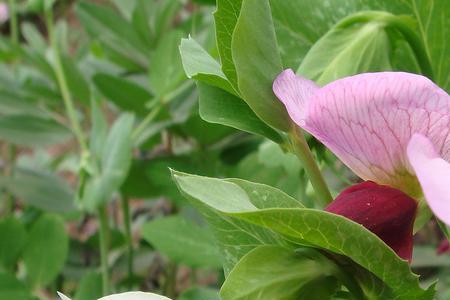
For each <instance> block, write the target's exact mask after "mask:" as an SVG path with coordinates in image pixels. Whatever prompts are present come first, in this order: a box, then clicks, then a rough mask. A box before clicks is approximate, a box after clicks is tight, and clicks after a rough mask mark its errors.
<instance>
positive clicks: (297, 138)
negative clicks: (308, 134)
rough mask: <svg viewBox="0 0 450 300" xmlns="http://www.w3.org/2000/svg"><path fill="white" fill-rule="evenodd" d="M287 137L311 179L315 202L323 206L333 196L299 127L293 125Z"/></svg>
mask: <svg viewBox="0 0 450 300" xmlns="http://www.w3.org/2000/svg"><path fill="white" fill-rule="evenodd" d="M289 137H290V141H291V146H292V147H291V150H292V152H293V153H294V154H295V155H297V157H298V158H299V159H300V161H301V162H302V165H303V167H304V168H305V171H306V174H307V175H308V177H309V180H310V181H311V184H312V186H313V188H314V190H315V192H316V195H317V199H318V203H317V204H318V205H319V206H321V207H325V206H326V205H327V204H328V203H330V202H331V201H332V200H333V198H332V197H331V193H330V191H329V190H328V186H327V184H326V183H325V180H324V178H323V176H322V173H321V172H320V169H319V167H318V166H317V164H316V161H315V160H314V157H313V155H312V153H311V150H310V149H309V146H308V143H307V142H306V140H305V137H304V135H303V132H301V130H300V129H299V128H297V127H294V129H293V130H291V132H290V133H289Z"/></svg>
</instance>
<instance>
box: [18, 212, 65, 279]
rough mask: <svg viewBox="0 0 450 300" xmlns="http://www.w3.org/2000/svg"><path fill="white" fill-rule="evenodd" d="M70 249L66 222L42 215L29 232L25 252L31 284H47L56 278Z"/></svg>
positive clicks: (24, 256)
mask: <svg viewBox="0 0 450 300" xmlns="http://www.w3.org/2000/svg"><path fill="white" fill-rule="evenodd" d="M68 250H69V238H68V236H67V233H66V232H65V229H64V222H63V221H62V220H61V219H60V218H58V217H56V216H53V215H43V216H41V217H40V218H39V219H38V220H37V222H36V223H35V224H34V225H33V227H32V228H31V230H30V232H29V235H28V241H27V245H26V248H25V251H24V253H23V259H24V263H25V268H26V272H27V278H28V281H29V282H30V285H31V286H33V287H38V286H45V285H47V284H48V283H50V282H51V281H52V280H54V279H55V278H56V276H58V274H59V272H60V271H61V270H62V268H63V266H64V263H65V261H66V257H67V253H68Z"/></svg>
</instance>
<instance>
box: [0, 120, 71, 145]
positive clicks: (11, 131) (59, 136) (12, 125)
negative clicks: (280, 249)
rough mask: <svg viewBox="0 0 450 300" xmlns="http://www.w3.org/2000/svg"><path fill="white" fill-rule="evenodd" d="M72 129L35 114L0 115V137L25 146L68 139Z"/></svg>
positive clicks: (55, 142)
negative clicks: (69, 129)
mask: <svg viewBox="0 0 450 300" xmlns="http://www.w3.org/2000/svg"><path fill="white" fill-rule="evenodd" d="M70 135H71V134H70V131H68V130H67V129H66V128H65V127H63V126H61V125H60V124H58V123H56V122H54V121H52V120H47V119H43V118H38V117H35V116H24V115H11V116H3V117H0V139H2V140H6V141H8V142H10V143H13V144H18V145H23V146H48V145H53V144H57V143H61V142H64V141H66V140H67V139H68V138H69V137H70Z"/></svg>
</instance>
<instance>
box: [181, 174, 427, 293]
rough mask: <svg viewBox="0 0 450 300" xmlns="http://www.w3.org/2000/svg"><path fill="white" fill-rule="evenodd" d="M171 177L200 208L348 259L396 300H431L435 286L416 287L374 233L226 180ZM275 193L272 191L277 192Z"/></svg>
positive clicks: (412, 277) (402, 263)
mask: <svg viewBox="0 0 450 300" xmlns="http://www.w3.org/2000/svg"><path fill="white" fill-rule="evenodd" d="M174 178H175V180H176V182H177V184H178V187H179V188H180V190H181V191H182V192H183V194H184V195H186V196H187V197H188V198H189V199H191V200H193V201H196V203H200V204H201V205H202V206H201V207H203V209H205V208H206V209H208V208H209V210H214V211H215V212H216V214H218V215H225V216H227V217H234V218H238V219H241V220H242V221H245V222H249V223H252V224H254V225H258V226H262V227H264V228H266V229H267V230H270V231H272V232H276V233H278V234H279V235H281V236H282V237H285V238H287V239H288V240H289V241H290V242H295V243H298V244H301V245H310V246H314V247H317V248H321V249H326V250H328V251H330V252H333V253H336V254H340V255H344V256H346V257H348V258H350V259H352V260H353V261H354V262H356V263H357V264H359V265H361V266H362V267H364V268H365V269H367V270H368V271H370V272H372V273H373V274H375V275H376V276H377V277H378V278H380V279H381V280H382V281H383V282H384V283H385V284H386V285H387V286H388V287H389V288H391V290H392V293H393V295H394V296H395V297H396V299H431V298H432V296H433V294H434V287H433V286H431V287H430V288H429V289H428V290H423V289H422V288H421V287H420V286H419V281H418V276H417V275H415V274H414V273H412V272H411V269H410V267H409V265H408V262H407V261H404V260H402V259H400V258H399V257H398V256H397V255H396V254H395V252H393V251H392V249H391V248H389V247H388V246H387V245H386V244H385V243H384V242H383V241H382V240H380V239H379V238H378V237H377V236H376V235H374V234H373V233H371V232H370V231H368V230H367V229H365V228H364V227H363V226H361V225H359V224H357V223H354V222H353V221H351V220H349V219H346V218H344V217H341V216H338V215H334V214H331V213H328V212H324V211H320V210H314V209H306V208H294V206H291V207H289V206H286V205H274V204H277V202H278V201H279V199H278V198H275V199H274V200H275V201H268V200H267V197H264V195H258V194H254V193H253V192H252V193H249V192H245V191H244V190H243V189H242V188H240V187H239V186H238V185H237V184H234V183H231V182H229V181H227V180H219V179H212V178H205V177H199V176H194V175H187V174H180V173H175V174H174ZM249 184H250V183H249ZM272 189H273V188H272ZM273 190H275V191H276V189H273ZM275 191H272V192H273V193H275V194H277V193H278V194H280V193H281V192H280V191H278V192H275ZM250 197H252V198H250ZM250 199H252V200H250ZM293 201H295V200H293ZM256 204H258V205H256ZM286 207H287V208H286ZM297 207H299V206H297ZM209 221H210V220H209ZM212 224H213V226H215V225H214V223H212ZM242 230H245V229H241V231H242ZM218 239H219V240H220V237H218ZM265 244H270V243H267V242H265ZM272 244H273V242H272ZM244 245H245V244H244ZM367 245H370V248H368V246H367ZM236 247H238V245H236ZM379 262H383V263H379Z"/></svg>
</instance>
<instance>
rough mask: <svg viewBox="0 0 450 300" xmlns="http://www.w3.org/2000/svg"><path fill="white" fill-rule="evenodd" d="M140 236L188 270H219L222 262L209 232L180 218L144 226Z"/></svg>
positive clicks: (169, 218)
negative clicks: (200, 268) (189, 268)
mask: <svg viewBox="0 0 450 300" xmlns="http://www.w3.org/2000/svg"><path fill="white" fill-rule="evenodd" d="M142 236H143V237H144V239H145V240H146V241H148V242H149V243H151V244H152V245H153V246H154V247H155V248H156V249H158V250H159V251H160V252H161V253H163V254H165V255H167V256H168V257H169V258H170V259H172V260H173V261H175V262H178V263H183V264H186V265H188V266H191V267H212V268H220V267H221V266H222V260H221V258H220V256H219V252H218V250H217V248H216V246H215V242H214V238H213V236H212V234H211V232H210V231H209V229H207V228H204V227H200V226H198V225H196V224H194V223H192V222H189V221H187V220H185V219H184V218H182V217H179V216H173V217H166V218H162V219H158V220H155V221H151V222H149V223H146V224H144V227H143V228H142ZM180 245H183V247H180Z"/></svg>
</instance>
